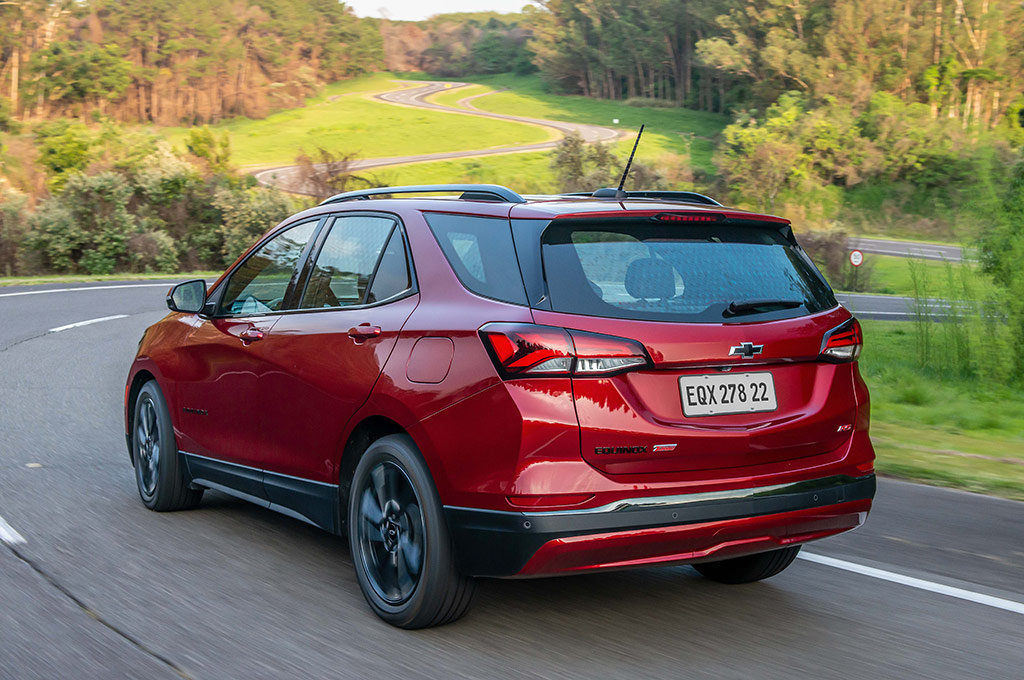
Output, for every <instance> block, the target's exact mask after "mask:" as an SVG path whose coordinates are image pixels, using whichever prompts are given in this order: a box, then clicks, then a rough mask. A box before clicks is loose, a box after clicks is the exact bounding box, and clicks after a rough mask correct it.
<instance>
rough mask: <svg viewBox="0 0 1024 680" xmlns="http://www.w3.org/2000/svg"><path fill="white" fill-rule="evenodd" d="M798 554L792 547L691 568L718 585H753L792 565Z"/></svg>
mask: <svg viewBox="0 0 1024 680" xmlns="http://www.w3.org/2000/svg"><path fill="white" fill-rule="evenodd" d="M798 552H800V546H798V545H794V546H790V547H788V548H781V549H780V550H772V551H771V552H765V553H758V554H756V555H746V556H744V557H734V558H732V559H729V560H721V561H719V562H702V563H700V564H695V565H693V568H694V569H696V570H697V571H699V572H700V574H701V576H703V577H704V578H708V579H711V580H712V581H718V582H719V583H753V582H754V581H761V580H763V579H766V578H771V577H772V576H775V575H776V574H778V573H779V572H780V571H782V570H783V569H785V568H786V567H788V566H789V565H790V564H792V563H793V560H795V559H796V554H797V553H798Z"/></svg>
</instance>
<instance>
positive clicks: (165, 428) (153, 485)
mask: <svg viewBox="0 0 1024 680" xmlns="http://www.w3.org/2000/svg"><path fill="white" fill-rule="evenodd" d="M132 456H133V460H134V461H135V481H136V483H137V484H138V487H139V496H140V497H141V498H142V502H143V503H144V504H145V506H146V507H147V508H149V509H150V510H157V511H161V512H162V511H167V510H186V509H188V508H194V507H195V506H196V505H198V504H199V501H200V500H201V499H202V497H203V490H202V489H190V488H189V486H188V480H187V478H186V475H185V469H184V467H185V466H184V463H183V461H182V460H181V455H180V454H179V453H178V446H177V442H176V441H175V439H174V428H173V426H172V425H171V414H170V412H169V411H168V410H167V401H166V400H165V399H164V395H163V392H161V391H160V386H159V385H158V384H157V382H156V381H155V380H150V381H149V382H147V383H146V384H145V385H143V386H142V389H141V390H140V391H139V396H138V398H137V399H136V400H135V411H134V417H133V418H132Z"/></svg>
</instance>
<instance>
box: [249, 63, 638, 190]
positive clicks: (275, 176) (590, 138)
mask: <svg viewBox="0 0 1024 680" xmlns="http://www.w3.org/2000/svg"><path fill="white" fill-rule="evenodd" d="M467 84H468V83H456V82H448V81H434V82H424V83H423V84H422V85H419V86H416V87H409V88H406V89H399V90H395V91H392V92H384V93H382V94H378V95H375V96H376V98H377V99H379V100H381V101H384V102H388V103H389V104H395V105H398V106H411V107H416V108H422V109H432V110H435V111H444V112H448V113H453V114H456V115H463V116H482V117H484V118H496V119H498V120H508V121H514V122H519V123H528V124H531V125H540V126H542V127H547V128H552V129H554V130H557V131H558V132H559V133H561V134H560V135H559V136H558V139H554V140H550V141H547V142H538V143H536V144H520V145H517V146H498V147H493V146H492V147H484V148H480V149H475V150H466V151H443V152H440V153H427V154H415V155H411V156H394V157H390V158H366V159H362V160H358V161H354V162H353V163H352V165H351V169H352V170H369V169H371V168H380V167H385V166H388V165H401V164H404V163H417V162H424V161H444V160H452V159H456V158H474V157H478V156H491V155H496V154H507V153H522V152H525V151H542V150H544V149H552V148H554V147H555V146H557V145H558V140H559V139H561V136H562V135H564V134H568V133H571V132H577V133H579V134H580V136H581V137H583V139H584V140H585V141H587V142H610V141H612V140H615V139H618V137H619V131H618V130H613V129H611V128H605V127H600V126H597V125H584V124H581V123H564V122H560V121H554V120H542V119H539V118H525V117H523V116H507V115H505V114H501V113H488V112H486V111H479V110H475V109H474V110H472V111H467V110H466V109H460V108H455V107H452V106H442V105H441V104H434V103H432V102H428V101H425V100H424V98H425V97H428V96H430V95H432V94H435V93H437V92H442V91H445V90H453V89H456V88H461V87H465V86H466V85H467ZM253 175H254V176H255V177H256V181H258V182H259V183H261V184H264V185H267V186H276V187H278V188H280V189H284V190H285V191H291V192H294V193H300V194H301V193H310V192H308V191H307V189H306V187H304V186H303V183H302V179H301V177H300V175H299V168H298V167H297V166H285V167H279V168H271V169H268V170H260V171H258V172H255V173H253Z"/></svg>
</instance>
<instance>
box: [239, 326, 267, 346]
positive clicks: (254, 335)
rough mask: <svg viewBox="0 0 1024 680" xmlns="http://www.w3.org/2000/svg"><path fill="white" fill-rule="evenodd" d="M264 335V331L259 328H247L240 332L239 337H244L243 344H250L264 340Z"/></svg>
mask: <svg viewBox="0 0 1024 680" xmlns="http://www.w3.org/2000/svg"><path fill="white" fill-rule="evenodd" d="M263 335H264V334H263V331H261V330H260V329H259V328H246V329H245V330H244V331H242V332H241V333H239V334H238V337H239V338H241V339H242V344H244V345H248V344H249V343H250V342H256V341H257V340H262V339H263Z"/></svg>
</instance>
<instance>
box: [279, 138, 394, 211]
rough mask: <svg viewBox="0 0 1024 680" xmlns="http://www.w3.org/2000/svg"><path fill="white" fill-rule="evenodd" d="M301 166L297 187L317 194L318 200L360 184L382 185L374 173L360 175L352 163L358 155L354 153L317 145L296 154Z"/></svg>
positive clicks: (363, 185) (303, 191)
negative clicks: (310, 153)
mask: <svg viewBox="0 0 1024 680" xmlns="http://www.w3.org/2000/svg"><path fill="white" fill-rule="evenodd" d="M295 162H296V164H297V165H298V166H299V179H298V182H297V184H296V189H297V190H298V191H299V192H300V193H303V194H308V195H310V196H313V197H315V198H316V199H317V200H318V201H322V200H324V199H326V198H330V197H331V196H334V195H335V194H340V193H343V192H345V191H351V190H352V189H354V188H356V187H358V186H361V187H376V186H381V183H380V182H379V181H377V179H376V178H374V177H373V176H371V175H357V174H355V173H354V172H353V168H352V165H353V164H354V163H355V162H356V154H355V153H352V152H345V151H340V152H333V151H329V150H327V149H325V148H323V147H320V146H318V147H316V150H315V151H314V152H313V154H312V155H309V154H307V153H306V152H305V151H303V152H301V153H300V154H299V155H298V156H296V157H295Z"/></svg>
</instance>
